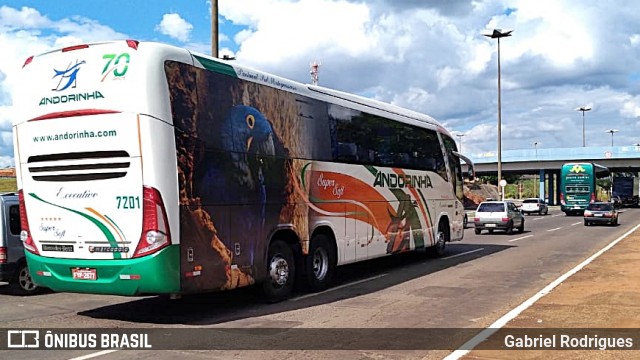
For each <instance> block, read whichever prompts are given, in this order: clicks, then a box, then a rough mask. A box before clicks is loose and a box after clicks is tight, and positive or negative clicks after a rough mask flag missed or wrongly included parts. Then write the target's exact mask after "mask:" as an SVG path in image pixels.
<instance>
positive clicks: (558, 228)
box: [547, 226, 562, 231]
mask: <svg viewBox="0 0 640 360" xmlns="http://www.w3.org/2000/svg"><path fill="white" fill-rule="evenodd" d="M560 229H562V226H560V227H557V228H553V229H549V230H547V231H556V230H560Z"/></svg>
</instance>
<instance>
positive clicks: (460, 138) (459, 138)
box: [456, 134, 464, 153]
mask: <svg viewBox="0 0 640 360" xmlns="http://www.w3.org/2000/svg"><path fill="white" fill-rule="evenodd" d="M456 136H457V137H458V151H459V152H461V153H462V137H463V136H464V134H456Z"/></svg>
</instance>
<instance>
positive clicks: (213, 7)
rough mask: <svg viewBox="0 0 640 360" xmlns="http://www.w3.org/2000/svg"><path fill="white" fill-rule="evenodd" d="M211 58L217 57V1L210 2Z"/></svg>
mask: <svg viewBox="0 0 640 360" xmlns="http://www.w3.org/2000/svg"><path fill="white" fill-rule="evenodd" d="M211 56H212V57H214V58H217V57H218V0H211Z"/></svg>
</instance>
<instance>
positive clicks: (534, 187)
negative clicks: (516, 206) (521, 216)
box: [533, 141, 539, 198]
mask: <svg viewBox="0 0 640 360" xmlns="http://www.w3.org/2000/svg"><path fill="white" fill-rule="evenodd" d="M538 144H539V143H538V142H537V141H536V142H534V143H533V147H534V148H535V149H536V160H538ZM537 182H538V174H534V175H533V197H535V198H537V197H538V188H537V187H536V186H537V185H538V184H537Z"/></svg>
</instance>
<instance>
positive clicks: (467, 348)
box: [444, 224, 640, 360]
mask: <svg viewBox="0 0 640 360" xmlns="http://www.w3.org/2000/svg"><path fill="white" fill-rule="evenodd" d="M638 228H640V224H638V225H636V226H634V227H633V228H632V229H631V230H629V231H627V232H626V233H624V234H622V235H621V236H620V237H619V238H617V239H615V240H613V241H612V242H610V243H609V245H607V246H605V247H604V248H602V249H601V250H600V251H598V252H597V253H595V254H593V255H591V256H590V257H589V258H587V259H586V260H585V261H583V262H581V263H580V264H578V265H576V267H574V268H573V269H571V270H569V271H567V272H566V273H564V274H563V275H562V276H560V277H559V278H557V279H555V280H554V281H553V282H551V283H550V284H549V285H547V286H545V287H544V288H543V289H542V290H540V291H539V292H538V293H537V294H535V295H533V296H532V297H530V298H529V299H527V300H525V302H523V303H522V304H520V305H518V306H517V307H516V308H514V309H513V310H511V311H509V312H508V313H506V314H504V315H503V316H502V317H501V318H499V319H498V320H496V321H495V322H494V323H493V324H491V325H489V326H488V327H487V328H486V329H484V330H482V331H481V332H479V333H478V335H476V336H474V337H473V338H471V340H469V341H467V342H466V343H464V344H462V346H460V347H459V348H458V349H457V350H455V351H453V352H452V353H451V354H449V355H448V356H447V357H445V358H444V360H458V359H460V358H461V357H463V356H465V355H467V354H468V353H469V352H471V350H473V349H474V348H475V347H476V346H478V344H480V343H481V342H483V341H485V340H487V339H488V338H489V337H490V336H491V335H493V334H494V333H496V332H497V331H498V330H500V329H501V328H503V327H504V326H505V325H507V323H508V322H509V321H511V320H513V319H515V318H516V317H517V316H518V315H520V313H522V312H523V311H525V310H526V309H527V308H529V307H530V306H531V305H533V304H534V303H535V302H536V301H538V300H540V299H541V298H542V297H543V296H545V295H547V294H548V293H550V292H551V290H553V289H554V288H555V287H556V286H558V285H560V284H561V283H562V282H563V281H565V280H567V279H568V278H570V277H571V276H573V275H574V274H575V273H577V272H578V271H580V270H582V268H584V267H585V266H587V265H588V264H589V263H591V262H592V261H593V260H595V259H596V258H598V257H599V256H600V255H602V254H604V253H605V252H606V251H608V250H609V249H611V248H612V247H614V246H615V245H616V244H617V243H619V242H620V241H622V240H623V239H624V238H626V237H627V236H629V235H631V234H632V233H633V232H634V231H636V230H637V229H638Z"/></svg>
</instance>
